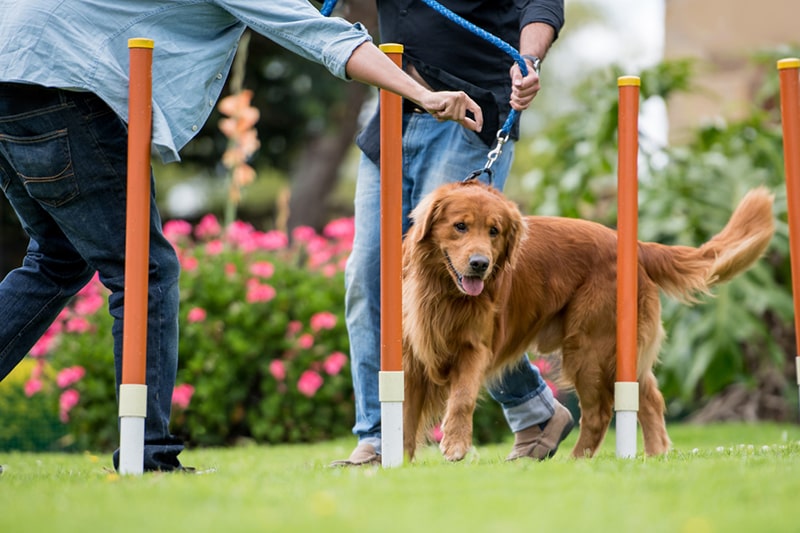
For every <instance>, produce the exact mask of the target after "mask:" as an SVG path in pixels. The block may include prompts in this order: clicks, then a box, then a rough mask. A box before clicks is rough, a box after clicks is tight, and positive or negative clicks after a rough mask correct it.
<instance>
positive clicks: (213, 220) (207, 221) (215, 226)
mask: <svg viewBox="0 0 800 533" xmlns="http://www.w3.org/2000/svg"><path fill="white" fill-rule="evenodd" d="M221 233H222V228H221V227H220V225H219V221H218V220H217V217H215V216H214V215H212V214H208V215H206V216H204V217H203V218H201V219H200V222H198V224H197V227H196V228H195V229H194V234H195V236H196V237H197V238H198V239H210V238H212V237H217V236H219V235H220V234H221Z"/></svg>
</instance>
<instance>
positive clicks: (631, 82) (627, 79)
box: [617, 76, 642, 87]
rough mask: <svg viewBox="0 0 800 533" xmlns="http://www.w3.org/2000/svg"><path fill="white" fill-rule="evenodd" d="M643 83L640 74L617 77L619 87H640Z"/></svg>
mask: <svg viewBox="0 0 800 533" xmlns="http://www.w3.org/2000/svg"><path fill="white" fill-rule="evenodd" d="M641 84H642V82H641V80H640V79H639V76H620V77H619V78H617V86H618V87H630V86H634V87H639V86H640V85H641Z"/></svg>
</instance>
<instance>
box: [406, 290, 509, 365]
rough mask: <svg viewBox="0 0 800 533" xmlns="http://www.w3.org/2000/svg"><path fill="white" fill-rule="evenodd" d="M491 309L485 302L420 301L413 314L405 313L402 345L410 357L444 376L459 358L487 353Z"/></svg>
mask: <svg viewBox="0 0 800 533" xmlns="http://www.w3.org/2000/svg"><path fill="white" fill-rule="evenodd" d="M407 296H408V295H407ZM487 307H488V308H489V309H487ZM493 308H494V304H493V303H492V302H491V301H490V300H489V299H488V298H474V297H456V298H451V297H441V296H440V297H427V298H425V297H420V298H419V299H417V300H416V306H415V312H412V313H404V325H403V330H404V337H405V342H407V343H408V344H409V348H411V353H412V354H413V357H415V358H417V359H419V360H420V361H421V362H422V363H423V364H424V365H425V366H426V367H427V368H428V369H429V370H434V369H435V370H434V372H435V373H436V374H438V375H439V376H443V375H445V374H446V373H447V372H449V369H450V368H451V367H452V366H453V365H454V364H456V363H457V362H458V360H459V359H460V358H461V357H464V356H466V355H467V354H474V353H475V352H476V351H483V352H488V351H490V347H491V345H492V334H493V320H487V319H486V317H487V316H489V317H491V316H492V315H493V313H492V311H491V309H493ZM487 311H489V312H487ZM487 355H488V354H487Z"/></svg>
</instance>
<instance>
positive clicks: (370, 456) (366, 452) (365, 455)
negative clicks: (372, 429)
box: [330, 442, 381, 466]
mask: <svg viewBox="0 0 800 533" xmlns="http://www.w3.org/2000/svg"><path fill="white" fill-rule="evenodd" d="M379 464H381V456H380V455H379V454H378V453H376V452H375V446H373V445H372V444H369V443H366V442H364V443H361V444H359V445H358V446H356V449H355V450H353V453H351V454H350V457H348V458H347V459H340V460H338V461H333V462H332V463H331V464H330V466H362V465H379Z"/></svg>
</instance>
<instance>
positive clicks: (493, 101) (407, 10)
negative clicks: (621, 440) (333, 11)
mask: <svg viewBox="0 0 800 533" xmlns="http://www.w3.org/2000/svg"><path fill="white" fill-rule="evenodd" d="M440 3H441V4H442V5H443V6H445V7H446V8H448V9H449V10H450V11H452V12H454V13H456V14H457V15H460V16H462V17H463V18H466V19H467V20H469V21H470V22H472V23H473V24H475V25H476V26H478V27H479V28H481V29H483V30H485V31H487V32H489V33H491V34H493V35H495V36H497V37H499V38H500V39H502V40H503V41H505V42H506V43H508V44H509V45H510V46H512V47H513V48H515V49H517V50H519V51H520V53H521V54H523V56H524V57H525V61H526V63H527V67H528V75H527V76H524V77H523V76H522V73H521V72H520V70H519V67H518V66H517V65H516V64H515V63H514V64H513V65H512V63H513V62H512V60H511V58H510V57H509V56H508V55H507V54H506V53H505V52H504V51H502V50H500V49H499V48H497V47H496V46H494V45H493V44H491V43H489V42H487V41H486V40H484V39H483V38H481V37H479V36H477V35H475V34H474V33H472V32H470V31H469V30H466V29H464V28H463V27H461V26H460V25H458V24H456V23H454V22H452V21H450V20H449V19H446V18H445V17H444V16H442V15H441V14H440V13H438V12H436V11H434V10H433V9H432V8H431V7H429V6H428V5H426V4H425V3H423V2H422V1H420V0H378V2H377V5H378V17H379V23H380V24H379V25H380V35H381V40H382V41H384V42H395V43H400V44H402V45H403V46H404V53H403V62H404V68H405V70H406V71H407V72H409V73H410V74H411V75H412V76H413V77H414V78H415V79H416V80H417V81H419V82H420V83H422V84H423V85H425V86H427V87H429V88H435V89H438V90H444V89H446V90H461V91H465V92H466V93H467V94H469V95H470V97H472V99H473V100H475V101H476V102H478V104H479V105H480V106H481V109H483V113H484V114H483V117H484V128H483V129H482V131H480V132H471V131H466V130H464V129H463V128H458V127H452V126H451V124H447V123H439V122H437V121H436V120H433V119H431V117H430V116H429V115H427V114H426V113H423V112H421V111H422V110H421V109H419V107H418V106H417V105H415V104H414V103H413V102H408V101H407V102H404V106H403V110H404V114H403V155H404V159H403V233H405V231H406V230H407V229H408V224H409V221H408V214H409V213H410V212H411V210H412V209H413V208H414V207H415V206H416V205H417V203H418V202H419V200H420V199H421V198H422V197H423V196H425V195H426V194H427V193H429V192H430V191H432V190H433V189H435V188H436V187H438V186H439V185H442V184H444V183H448V182H452V181H456V180H462V179H464V178H465V177H466V176H467V174H469V173H470V171H473V170H476V169H481V168H483V166H484V164H485V163H486V160H487V154H488V152H489V150H491V149H492V148H493V147H494V145H495V140H496V135H497V132H498V130H499V129H500V127H501V125H502V124H503V122H504V120H505V119H506V117H507V116H508V114H509V112H510V110H511V108H512V107H513V108H514V109H516V110H518V111H522V110H524V109H526V108H527V107H528V106H529V105H530V103H531V101H532V100H533V98H534V97H535V96H536V93H537V92H538V91H539V88H540V81H541V80H540V78H539V67H540V63H541V61H542V60H543V59H544V57H545V54H546V53H547V51H548V49H549V47H550V45H551V44H552V42H553V41H554V40H555V39H556V37H557V36H558V32H559V31H560V29H561V27H562V26H563V23H564V5H563V0H440ZM378 128H379V123H378V111H376V112H375V115H374V116H373V118H372V120H371V121H370V122H369V123H368V125H367V126H366V127H365V129H364V130H363V132H362V133H361V134H360V135H359V137H358V139H357V143H358V146H359V147H360V148H361V151H362V155H361V162H360V164H359V169H358V178H357V182H356V195H355V240H354V242H353V251H352V252H351V254H350V257H349V259H348V262H347V266H346V270H345V288H346V297H345V305H346V314H345V319H346V322H347V328H348V333H349V336H350V353H351V371H352V376H353V388H354V391H355V409H356V421H355V425H354V426H353V433H354V434H355V435H356V436H357V437H358V444H357V445H356V448H355V449H354V450H353V452H352V453H351V454H350V457H348V459H346V460H341V461H335V462H334V463H333V464H335V465H361V464H373V463H375V464H377V463H380V452H381V410H380V409H381V407H380V401H379V398H378V371H379V370H380V238H379V235H380V233H379V231H380V230H379V227H378V226H377V225H376V224H375V222H374V221H375V220H378V219H379V218H380V170H379V162H380V144H379V135H378ZM518 130H519V125H518V124H514V126H513V128H512V129H511V131H510V139H509V142H507V143H506V144H505V145H504V146H503V150H502V154H501V155H500V157H499V158H498V159H497V160H496V161H495V162H494V163H493V166H492V171H493V185H494V186H495V187H497V188H499V189H502V188H503V186H504V184H505V181H506V177H507V176H508V171H509V169H510V167H511V161H512V158H513V152H514V143H513V141H514V140H516V139H517V138H518ZM481 179H484V180H485V179H486V174H483V175H482V176H481ZM488 392H489V394H490V395H491V396H492V398H493V399H495V400H496V401H498V402H499V403H500V404H501V406H502V408H503V413H504V415H505V417H506V420H507V421H508V424H509V427H510V428H511V430H512V431H513V432H514V445H513V448H512V450H511V452H510V453H509V454H508V459H518V458H522V457H529V458H532V459H536V460H541V459H546V458H548V457H551V456H552V455H553V454H554V453H555V452H556V449H557V448H558V444H559V443H560V442H561V440H563V439H564V437H566V435H567V434H568V433H569V432H570V430H571V429H572V427H573V424H574V423H573V419H572V415H571V414H570V412H569V410H568V409H567V408H566V407H564V406H563V405H561V404H560V403H559V402H558V401H557V400H556V399H555V398H554V397H553V394H552V392H551V391H550V389H549V388H548V387H547V385H546V384H545V382H544V380H543V379H542V377H541V375H540V374H539V371H538V370H537V369H536V368H535V367H532V366H531V364H530V362H529V360H528V357H527V356H525V357H523V358H522V359H521V360H520V361H519V363H518V364H517V365H516V367H514V368H513V369H512V370H511V371H510V372H509V373H507V374H506V375H505V376H504V379H502V380H501V381H500V382H499V383H495V384H493V385H492V386H490V387H489V388H488Z"/></svg>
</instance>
